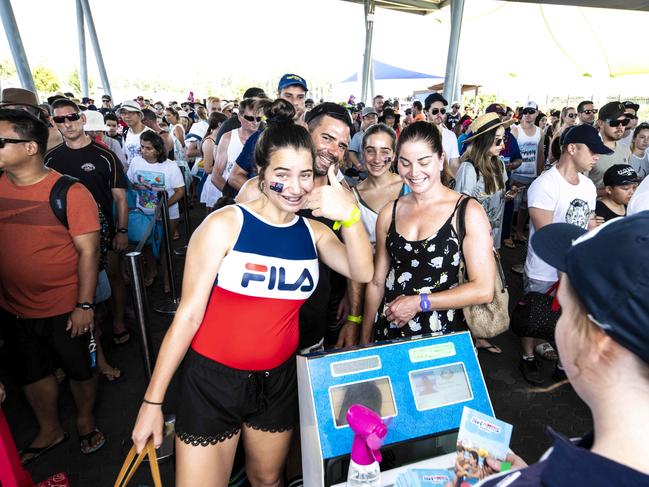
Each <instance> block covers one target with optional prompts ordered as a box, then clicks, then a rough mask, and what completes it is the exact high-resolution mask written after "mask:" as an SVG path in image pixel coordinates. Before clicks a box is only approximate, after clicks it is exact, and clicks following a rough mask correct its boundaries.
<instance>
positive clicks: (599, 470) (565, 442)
mask: <svg viewBox="0 0 649 487" xmlns="http://www.w3.org/2000/svg"><path fill="white" fill-rule="evenodd" d="M547 432H548V435H549V436H550V438H552V439H553V441H554V445H553V447H552V448H551V449H550V450H549V451H548V452H546V454H545V455H544V458H543V459H542V460H541V461H540V462H539V463H535V464H534V465H530V466H529V467H527V468H524V469H521V470H515V471H512V472H505V473H501V474H496V475H492V476H491V477H489V478H487V479H485V480H483V481H482V482H481V483H479V484H477V485H476V487H477V486H481V487H536V486H543V487H576V486H582V485H584V486H586V485H587V486H588V487H615V486H620V487H622V486H625V487H626V486H636V485H637V486H641V485H648V486H649V475H645V474H643V473H641V472H638V471H637V470H633V469H632V468H629V467H627V466H625V465H622V464H620V463H617V462H614V461H613V460H609V459H608V458H605V457H603V456H601V455H598V454H596V453H591V451H590V448H591V447H592V446H593V434H592V433H591V434H589V435H587V436H585V437H583V438H580V439H577V440H574V441H571V440H569V439H568V438H566V437H564V436H561V435H560V434H558V433H556V432H555V431H553V430H552V428H548V430H547Z"/></svg>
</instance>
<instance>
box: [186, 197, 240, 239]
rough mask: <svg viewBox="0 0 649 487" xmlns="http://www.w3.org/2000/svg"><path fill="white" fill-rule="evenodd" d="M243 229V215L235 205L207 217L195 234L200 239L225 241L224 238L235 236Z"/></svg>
mask: <svg viewBox="0 0 649 487" xmlns="http://www.w3.org/2000/svg"><path fill="white" fill-rule="evenodd" d="M240 227H241V213H240V210H239V209H238V208H236V207H235V206H234V205H229V206H224V207H223V208H220V209H218V210H216V211H214V212H212V213H210V214H209V216H207V218H205V219H204V220H203V222H202V223H201V224H200V225H199V226H198V228H197V229H196V231H195V234H196V235H197V236H198V237H199V238H200V239H203V238H208V239H215V240H212V241H213V242H214V241H216V240H224V237H227V236H231V235H232V236H233V235H235V234H236V233H238V232H239V228H240Z"/></svg>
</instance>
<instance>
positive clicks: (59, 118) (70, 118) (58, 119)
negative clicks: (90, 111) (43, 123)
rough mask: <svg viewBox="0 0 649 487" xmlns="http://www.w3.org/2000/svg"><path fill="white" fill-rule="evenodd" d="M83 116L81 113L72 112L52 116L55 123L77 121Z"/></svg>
mask: <svg viewBox="0 0 649 487" xmlns="http://www.w3.org/2000/svg"><path fill="white" fill-rule="evenodd" d="M80 118H81V115H80V114H79V113H70V114H69V115H59V116H56V117H52V120H54V122H55V123H63V122H65V121H66V120H67V121H68V122H76V121H77V120H79V119H80Z"/></svg>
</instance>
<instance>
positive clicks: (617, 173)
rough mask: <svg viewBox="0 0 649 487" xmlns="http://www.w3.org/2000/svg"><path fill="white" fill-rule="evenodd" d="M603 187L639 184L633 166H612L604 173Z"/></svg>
mask: <svg viewBox="0 0 649 487" xmlns="http://www.w3.org/2000/svg"><path fill="white" fill-rule="evenodd" d="M603 181H604V186H624V185H626V184H633V183H639V182H640V178H639V177H638V173H637V172H635V169H633V166H629V165H628V164H613V165H612V166H611V167H609V168H608V169H607V170H606V172H605V173H604V178H603Z"/></svg>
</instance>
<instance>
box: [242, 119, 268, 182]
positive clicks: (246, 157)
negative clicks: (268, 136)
mask: <svg viewBox="0 0 649 487" xmlns="http://www.w3.org/2000/svg"><path fill="white" fill-rule="evenodd" d="M262 132H263V130H257V131H256V132H254V133H253V134H252V135H250V137H248V140H246V142H245V144H243V148H242V149H241V153H240V154H239V156H238V157H237V161H236V164H237V166H239V167H240V168H241V169H243V170H244V171H246V177H247V178H248V179H252V178H254V177H255V176H256V175H257V166H256V165H255V145H256V144H257V141H258V140H259V137H260V136H261V133H262Z"/></svg>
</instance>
